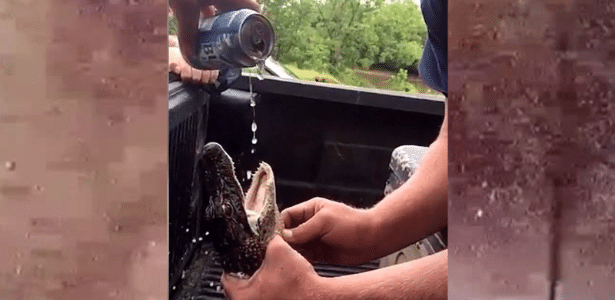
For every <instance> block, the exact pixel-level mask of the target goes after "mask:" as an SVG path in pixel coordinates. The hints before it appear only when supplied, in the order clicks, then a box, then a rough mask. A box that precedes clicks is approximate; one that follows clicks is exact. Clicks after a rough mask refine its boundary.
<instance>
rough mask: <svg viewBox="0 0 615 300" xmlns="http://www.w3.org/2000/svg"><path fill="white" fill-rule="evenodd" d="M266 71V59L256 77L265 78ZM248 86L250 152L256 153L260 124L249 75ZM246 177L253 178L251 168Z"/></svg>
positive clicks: (260, 65) (260, 64) (258, 65)
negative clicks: (250, 132)
mask: <svg viewBox="0 0 615 300" xmlns="http://www.w3.org/2000/svg"><path fill="white" fill-rule="evenodd" d="M264 72H265V61H264V60H261V61H258V62H257V72H256V78H258V80H263V74H264ZM248 86H249V88H250V107H251V108H252V125H251V126H250V129H251V130H252V141H251V149H250V153H252V154H254V153H255V152H256V144H257V143H258V139H257V138H256V130H257V129H258V126H257V125H256V94H255V93H254V89H253V87H252V76H248ZM245 178H246V179H245V180H250V179H251V178H252V171H251V170H248V171H246V177H245Z"/></svg>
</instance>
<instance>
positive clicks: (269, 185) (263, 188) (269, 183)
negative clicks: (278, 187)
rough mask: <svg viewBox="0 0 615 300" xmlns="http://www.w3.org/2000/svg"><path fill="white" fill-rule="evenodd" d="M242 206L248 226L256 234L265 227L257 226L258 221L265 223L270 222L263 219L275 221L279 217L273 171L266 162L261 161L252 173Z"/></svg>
mask: <svg viewBox="0 0 615 300" xmlns="http://www.w3.org/2000/svg"><path fill="white" fill-rule="evenodd" d="M244 208H245V210H246V215H247V216H248V223H249V224H250V228H251V229H252V231H253V232H254V233H255V234H257V235H259V234H261V233H263V232H261V230H263V229H265V228H259V221H260V222H261V223H262V224H264V225H266V224H271V223H269V222H267V221H266V220H265V219H268V218H272V220H274V221H275V220H276V218H278V217H279V216H278V213H277V212H278V209H277V204H276V197H275V181H274V178H273V171H272V170H271V167H270V166H269V165H268V164H267V163H264V162H263V163H261V164H260V166H259V167H258V170H257V171H256V173H255V174H254V177H253V178H252V184H251V185H250V188H249V189H248V192H247V193H246V197H245V200H244ZM268 231H269V230H268ZM265 234H267V233H265Z"/></svg>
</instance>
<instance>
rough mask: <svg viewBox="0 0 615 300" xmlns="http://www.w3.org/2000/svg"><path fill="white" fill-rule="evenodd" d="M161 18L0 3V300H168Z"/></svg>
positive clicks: (148, 8)
mask: <svg viewBox="0 0 615 300" xmlns="http://www.w3.org/2000/svg"><path fill="white" fill-rule="evenodd" d="M165 7H166V1H157V0H156V1H149V0H148V1H115V0H109V1H76V2H75V1H73V2H62V1H53V2H46V1H38V0H23V1H6V0H0V40H1V41H2V43H0V44H1V45H0V141H2V142H1V143H2V147H0V161H2V164H3V167H2V168H0V299H7V300H13V299H166V298H167V289H166V282H167V276H168V275H167V274H168V271H167V268H168V264H167V252H168V250H167V249H168V245H167V234H166V232H167V224H166V214H167V212H166V209H167V199H166V197H167V191H166V186H167V157H166V156H167V138H168V130H167V123H168V121H167V102H166V98H167V91H166V79H167V64H166V61H167V48H166V45H167V35H166V8H165Z"/></svg>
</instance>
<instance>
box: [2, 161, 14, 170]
mask: <svg viewBox="0 0 615 300" xmlns="http://www.w3.org/2000/svg"><path fill="white" fill-rule="evenodd" d="M15 165H16V164H15V162H14V161H7V162H5V163H4V167H5V168H6V169H7V170H9V171H15Z"/></svg>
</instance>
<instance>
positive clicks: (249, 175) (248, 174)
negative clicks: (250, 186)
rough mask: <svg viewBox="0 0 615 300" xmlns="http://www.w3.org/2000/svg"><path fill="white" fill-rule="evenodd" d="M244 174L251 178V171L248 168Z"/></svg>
mask: <svg viewBox="0 0 615 300" xmlns="http://www.w3.org/2000/svg"><path fill="white" fill-rule="evenodd" d="M246 176H247V177H248V180H250V178H252V171H250V170H248V172H246Z"/></svg>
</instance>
